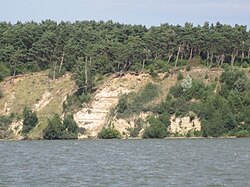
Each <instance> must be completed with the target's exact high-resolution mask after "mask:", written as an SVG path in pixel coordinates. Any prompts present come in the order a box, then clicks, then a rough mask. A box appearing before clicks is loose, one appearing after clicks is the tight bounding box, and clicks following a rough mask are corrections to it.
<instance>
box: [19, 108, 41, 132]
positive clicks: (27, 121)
mask: <svg viewBox="0 0 250 187" xmlns="http://www.w3.org/2000/svg"><path fill="white" fill-rule="evenodd" d="M23 118H24V119H23V129H22V133H23V134H27V133H29V132H30V130H31V129H33V128H34V127H35V126H36V125H37V123H38V118H37V114H36V112H32V110H31V109H29V108H27V107H25V108H24V110H23Z"/></svg>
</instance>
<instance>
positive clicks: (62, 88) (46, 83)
mask: <svg viewBox="0 0 250 187" xmlns="http://www.w3.org/2000/svg"><path fill="white" fill-rule="evenodd" d="M178 71H181V72H182V74H183V76H184V77H186V76H187V75H190V76H191V77H192V78H195V79H201V80H203V81H204V82H211V81H214V80H215V79H218V77H219V76H220V74H221V72H222V69H205V68H199V67H196V68H192V69H191V71H185V70H184V69H179V70H176V71H174V70H172V71H170V73H168V76H166V75H165V74H159V77H158V79H152V77H151V76H150V75H148V74H140V75H135V74H130V73H127V74H125V75H123V76H122V77H115V76H114V75H111V76H109V77H107V78H105V79H104V80H103V84H102V85H100V86H99V88H98V89H97V91H96V92H95V93H94V94H93V95H92V99H91V101H90V102H89V103H87V104H84V105H83V107H82V109H81V110H80V111H78V112H76V113H75V114H74V119H75V120H76V122H77V124H78V125H79V127H83V128H84V129H85V132H84V134H79V138H80V139H83V138H97V136H98V133H99V132H100V131H101V129H102V128H103V127H105V126H108V125H109V124H110V123H112V125H113V126H114V127H115V128H116V129H117V130H119V132H120V133H121V134H122V135H123V137H124V138H125V137H128V136H129V131H128V128H133V127H134V126H135V121H136V118H138V117H139V118H141V119H142V120H144V121H146V119H147V116H148V115H150V114H149V113H143V112H142V113H140V114H137V115H134V116H133V115H132V116H131V117H130V118H126V119H122V118H119V117H117V116H116V114H115V113H114V108H115V107H116V106H117V104H118V100H119V97H120V95H122V94H125V93H130V92H138V90H140V88H142V87H144V86H145V85H146V84H147V83H148V82H154V83H155V84H158V85H159V86H160V87H161V90H162V92H161V94H160V96H159V97H157V98H156V99H155V100H154V102H155V103H159V102H161V101H162V100H163V99H164V98H165V96H166V94H167V93H168V91H169V89H170V87H171V86H173V85H175V84H176V81H177V74H178ZM206 74H208V77H209V78H207V79H205V78H204V77H205V75H206ZM0 89H1V90H2V92H3V98H1V99H0V115H10V114H11V113H18V114H20V113H21V112H22V110H23V108H24V107H25V106H28V107H30V108H31V109H33V110H34V111H36V112H37V115H38V118H39V124H38V125H37V126H36V127H35V128H34V129H33V130H32V131H31V132H30V134H29V138H31V139H38V138H42V131H43V129H44V128H45V127H46V125H47V119H48V118H49V117H50V116H52V115H53V114H54V113H58V114H62V113H63V102H64V101H65V100H66V98H67V95H69V94H72V93H74V92H75V91H76V85H75V83H74V81H73V80H72V79H71V77H70V75H69V74H66V75H64V76H63V77H61V78H59V79H57V80H55V81H53V80H51V79H49V78H48V76H47V73H46V72H40V73H34V74H27V75H23V76H18V77H15V78H9V79H6V80H4V81H2V82H1V83H0ZM21 128H22V120H21V119H19V120H15V121H14V122H13V124H11V125H10V126H9V128H8V129H9V131H11V132H12V134H13V135H14V138H20V131H21ZM191 130H200V121H199V119H197V118H195V119H194V121H190V119H189V117H184V118H175V117H174V116H172V118H171V125H170V127H169V131H170V132H172V133H176V132H178V133H181V134H186V133H187V132H188V131H191ZM142 133H143V128H142V129H141V132H140V133H139V136H140V135H141V134H142Z"/></svg>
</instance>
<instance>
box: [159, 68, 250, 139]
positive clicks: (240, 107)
mask: <svg viewBox="0 0 250 187" xmlns="http://www.w3.org/2000/svg"><path fill="white" fill-rule="evenodd" d="M220 80H221V88H220V90H218V92H216V93H215V92H214V90H215V85H214V84H213V83H212V84H211V85H205V84H204V83H202V82H201V81H199V80H193V79H192V78H191V77H187V78H186V79H184V80H182V82H178V83H177V84H176V85H175V86H173V87H172V88H171V89H170V92H169V93H170V94H171V95H168V96H167V98H166V101H165V102H163V103H161V105H160V106H159V107H158V108H159V109H158V113H162V112H167V113H168V114H175V115H176V116H186V115H189V114H190V111H193V112H194V114H196V115H197V116H198V117H199V118H200V119H201V122H202V124H201V125H202V131H201V134H202V136H205V137H207V136H213V137H219V136H224V135H226V134H232V133H236V134H237V132H241V133H242V132H244V133H245V132H246V131H247V132H249V129H250V128H249V126H250V123H249V122H250V120H249V112H248V111H249V110H250V108H249V106H250V105H249V104H250V100H249V99H250V97H249V96H250V80H249V78H247V77H246V75H245V74H244V72H242V71H240V70H238V69H233V68H227V69H226V70H225V71H224V72H223V73H222V75H221V78H220ZM192 99H195V102H192ZM190 133H191V132H190ZM190 133H189V136H190V135H191V134H190ZM241 133H239V136H240V134H241ZM242 134H243V133H242ZM245 134H247V133H245Z"/></svg>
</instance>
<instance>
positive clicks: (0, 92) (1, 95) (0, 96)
mask: <svg viewBox="0 0 250 187" xmlns="http://www.w3.org/2000/svg"><path fill="white" fill-rule="evenodd" d="M2 97H3V92H2V91H1V90H0V99H1V98H2Z"/></svg>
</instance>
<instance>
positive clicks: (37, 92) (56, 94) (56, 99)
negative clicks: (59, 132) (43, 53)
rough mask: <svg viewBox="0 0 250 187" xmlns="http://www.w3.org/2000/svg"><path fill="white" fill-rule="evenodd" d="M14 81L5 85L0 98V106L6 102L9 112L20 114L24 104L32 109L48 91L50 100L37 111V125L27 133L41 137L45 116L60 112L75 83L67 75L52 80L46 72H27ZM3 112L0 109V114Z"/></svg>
mask: <svg viewBox="0 0 250 187" xmlns="http://www.w3.org/2000/svg"><path fill="white" fill-rule="evenodd" d="M14 81H15V82H13V83H11V84H10V85H8V86H7V87H6V89H5V90H4V93H3V94H4V97H3V98H2V99H1V100H0V106H5V103H8V108H10V111H9V112H10V113H18V114H20V113H21V112H22V110H23V108H24V107H25V106H28V107H30V108H32V109H34V108H35V104H37V103H38V102H39V101H40V100H41V99H42V98H43V94H44V93H46V92H49V93H50V97H51V100H50V102H49V103H48V104H47V105H46V106H45V107H43V108H41V110H39V111H37V116H38V119H39V123H38V125H37V126H36V127H35V128H34V129H33V130H32V131H31V132H30V133H29V135H28V136H29V138H31V139H36V138H41V137H42V131H43V129H44V128H45V127H46V126H47V118H49V117H50V116H52V115H53V114H54V113H58V114H61V113H62V111H63V108H62V101H63V99H64V98H65V96H66V95H67V94H68V93H69V92H71V90H73V89H74V87H75V83H74V81H73V80H71V79H70V77H69V76H64V77H61V78H59V79H57V80H55V81H53V80H51V79H49V78H48V76H47V72H39V73H36V74H28V75H25V76H24V77H21V78H17V79H15V80H14ZM1 86H3V85H1ZM4 112H5V111H0V114H1V113H2V114H3V113H4Z"/></svg>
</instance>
